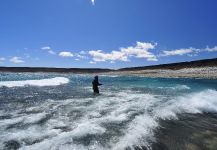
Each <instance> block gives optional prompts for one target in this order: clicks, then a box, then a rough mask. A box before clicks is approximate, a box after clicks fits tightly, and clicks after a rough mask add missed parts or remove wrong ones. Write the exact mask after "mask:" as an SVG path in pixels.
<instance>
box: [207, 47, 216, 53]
mask: <svg viewBox="0 0 217 150" xmlns="http://www.w3.org/2000/svg"><path fill="white" fill-rule="evenodd" d="M205 50H206V51H208V52H215V51H217V46H214V47H213V48H209V47H206V49H205Z"/></svg>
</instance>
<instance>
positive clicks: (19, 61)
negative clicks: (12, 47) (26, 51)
mask: <svg viewBox="0 0 217 150" xmlns="http://www.w3.org/2000/svg"><path fill="white" fill-rule="evenodd" d="M10 62H12V63H15V64H19V63H24V61H23V60H22V58H21V57H16V56H15V57H12V58H11V59H10Z"/></svg>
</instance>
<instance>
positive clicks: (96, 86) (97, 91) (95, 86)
mask: <svg viewBox="0 0 217 150" xmlns="http://www.w3.org/2000/svg"><path fill="white" fill-rule="evenodd" d="M92 85H93V92H94V93H99V88H98V86H100V85H102V84H100V83H99V81H98V76H95V77H94V80H93V82H92Z"/></svg>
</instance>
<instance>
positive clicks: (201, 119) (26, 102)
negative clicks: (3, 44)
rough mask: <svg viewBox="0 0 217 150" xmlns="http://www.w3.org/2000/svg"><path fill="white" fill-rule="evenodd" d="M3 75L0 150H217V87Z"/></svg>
mask: <svg viewBox="0 0 217 150" xmlns="http://www.w3.org/2000/svg"><path fill="white" fill-rule="evenodd" d="M93 76H94V75H75V74H55V73H1V74H0V133H1V134H0V149H24V150H32V149H35V150H38V149H40V150H48V149H54V150H56V149H61V150H65V149H70V150H71V149H79V150H80V149H85V150H86V149H90V150H91V149H97V150H98V149H99V150H101V149H106V150H107V149H114V150H115V149H117V150H121V149H159V150H161V149H195V148H202V149H214V148H216V146H217V140H216V139H217V128H216V127H217V115H216V112H217V80H208V79H186V78H185V79H182V78H174V79H171V78H145V77H136V76H111V75H110V76H109V75H107V76H106V75H101V76H99V81H100V82H101V83H103V86H101V87H100V95H94V94H93V93H92V87H91V82H92V80H93Z"/></svg>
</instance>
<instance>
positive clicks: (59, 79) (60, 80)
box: [0, 77, 69, 88]
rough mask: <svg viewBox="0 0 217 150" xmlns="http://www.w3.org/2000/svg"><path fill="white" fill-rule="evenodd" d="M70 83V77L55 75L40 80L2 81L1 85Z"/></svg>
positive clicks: (55, 84)
mask: <svg viewBox="0 0 217 150" xmlns="http://www.w3.org/2000/svg"><path fill="white" fill-rule="evenodd" d="M67 83H69V79H68V78H64V77H55V78H50V79H40V80H23V81H2V82H0V87H9V88H11V87H23V86H40V87H42V86H58V85H62V84H67Z"/></svg>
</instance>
